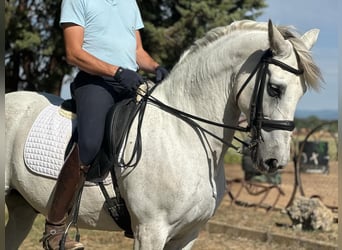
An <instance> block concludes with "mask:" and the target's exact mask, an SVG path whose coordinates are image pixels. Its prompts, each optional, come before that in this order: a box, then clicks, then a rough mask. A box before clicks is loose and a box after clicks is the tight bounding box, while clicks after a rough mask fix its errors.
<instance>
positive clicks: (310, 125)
mask: <svg viewBox="0 0 342 250" xmlns="http://www.w3.org/2000/svg"><path fill="white" fill-rule="evenodd" d="M294 122H295V126H296V129H298V130H300V129H302V128H305V129H309V130H312V129H315V128H316V127H317V126H320V125H322V124H323V123H329V126H326V128H324V129H325V130H327V131H328V132H331V133H337V131H338V124H337V121H336V122H334V121H328V120H322V119H319V118H318V117H316V116H309V117H308V118H295V120H294ZM330 123H331V124H330Z"/></svg>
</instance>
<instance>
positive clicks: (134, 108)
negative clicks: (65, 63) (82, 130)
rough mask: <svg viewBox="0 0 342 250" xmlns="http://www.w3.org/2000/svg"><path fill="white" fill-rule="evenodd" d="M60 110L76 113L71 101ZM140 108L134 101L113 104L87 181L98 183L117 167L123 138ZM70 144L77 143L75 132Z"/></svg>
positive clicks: (74, 105)
mask: <svg viewBox="0 0 342 250" xmlns="http://www.w3.org/2000/svg"><path fill="white" fill-rule="evenodd" d="M61 107H62V109H64V110H66V111H69V112H72V113H76V104H75V101H74V100H73V99H69V100H65V101H64V102H63V103H62V105H61ZM139 109H140V106H139V105H137V102H136V99H135V98H131V99H125V100H123V101H121V102H119V103H117V104H115V105H114V106H113V107H112V108H111V109H110V110H109V112H108V114H107V117H106V122H105V134H104V138H103V141H102V146H101V149H100V151H99V153H98V154H97V156H96V157H95V160H94V162H93V163H92V164H91V167H90V168H89V171H88V173H87V181H90V182H96V183H97V182H100V181H102V180H104V179H105V178H106V177H107V176H108V174H109V172H110V169H111V168H112V167H113V166H119V159H118V157H119V155H120V151H121V148H122V146H123V144H124V141H125V137H126V135H127V132H128V130H129V128H130V124H131V123H132V122H133V120H134V118H135V117H136V114H137V113H138V111H139ZM75 133H76V134H75ZM75 133H74V135H73V137H72V139H71V142H70V143H69V145H72V144H73V142H75V141H77V131H75ZM68 149H69V146H68V148H67V150H66V155H67V154H68V152H69V150H68Z"/></svg>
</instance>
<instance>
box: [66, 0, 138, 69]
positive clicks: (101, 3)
mask: <svg viewBox="0 0 342 250" xmlns="http://www.w3.org/2000/svg"><path fill="white" fill-rule="evenodd" d="M62 23H74V24H77V25H80V26H82V27H84V41H83V49H84V50H86V51H87V52H89V53H90V54H92V55H93V56H95V57H97V58H99V59H101V60H103V61H105V62H107V63H110V64H113V65H117V66H121V67H123V68H128V69H131V70H137V68H138V65H137V63H136V39H135V31H136V30H139V29H141V28H143V27H144V25H143V21H142V18H141V15H140V11H139V8H138V6H137V3H136V1H135V0H63V1H62V8H61V18H60V24H62Z"/></svg>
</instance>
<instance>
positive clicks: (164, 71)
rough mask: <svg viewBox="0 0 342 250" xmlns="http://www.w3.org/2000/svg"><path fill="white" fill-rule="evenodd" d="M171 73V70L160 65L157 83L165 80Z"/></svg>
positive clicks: (157, 70)
mask: <svg viewBox="0 0 342 250" xmlns="http://www.w3.org/2000/svg"><path fill="white" fill-rule="evenodd" d="M168 74H169V71H167V69H165V68H164V67H162V66H158V67H157V68H156V83H160V82H161V81H162V80H164V79H165V78H166V77H167V76H168Z"/></svg>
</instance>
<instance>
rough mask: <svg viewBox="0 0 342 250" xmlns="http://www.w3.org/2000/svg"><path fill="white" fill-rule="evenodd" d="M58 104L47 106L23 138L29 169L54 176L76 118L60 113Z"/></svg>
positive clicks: (56, 174)
mask: <svg viewBox="0 0 342 250" xmlns="http://www.w3.org/2000/svg"><path fill="white" fill-rule="evenodd" d="M59 110H60V107H58V106H55V105H49V106H47V107H46V108H45V109H44V110H43V111H42V112H41V113H40V114H39V115H38V117H37V118H36V120H35V122H34V124H33V125H32V128H31V130H30V132H29V134H28V137H27V139H26V143H25V147H24V161H25V163H26V166H27V167H28V168H29V169H30V170H31V171H33V172H35V173H37V174H39V175H43V176H47V177H50V178H55V179H57V177H58V174H59V172H60V169H61V168H62V166H63V163H64V154H65V149H66V147H67V144H68V143H69V140H70V138H71V135H72V132H73V130H74V129H75V127H76V119H75V118H74V119H72V118H71V117H66V116H62V115H61V114H60V112H59Z"/></svg>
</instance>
